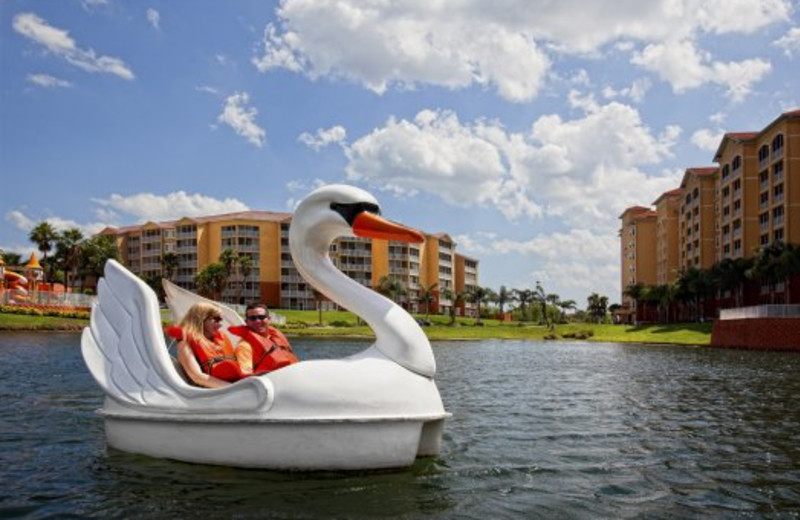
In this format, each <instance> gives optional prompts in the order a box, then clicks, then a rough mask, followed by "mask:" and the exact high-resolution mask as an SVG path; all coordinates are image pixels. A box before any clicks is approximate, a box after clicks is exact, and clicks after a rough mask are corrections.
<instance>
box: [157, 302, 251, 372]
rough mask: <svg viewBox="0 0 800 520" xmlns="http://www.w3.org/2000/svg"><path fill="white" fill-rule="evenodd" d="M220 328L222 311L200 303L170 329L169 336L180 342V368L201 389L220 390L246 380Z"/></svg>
mask: <svg viewBox="0 0 800 520" xmlns="http://www.w3.org/2000/svg"><path fill="white" fill-rule="evenodd" d="M221 328H222V314H221V313H220V311H219V309H217V307H215V306H214V305H211V304H209V303H205V302H200V303H196V304H194V305H192V306H191V307H190V308H189V311H188V312H187V313H186V316H184V317H183V319H182V320H181V322H180V324H178V325H177V326H173V327H169V328H168V329H167V334H169V335H170V336H172V337H173V338H175V339H177V340H179V341H180V343H178V361H179V362H180V364H181V367H182V368H183V370H184V371H185V372H186V375H187V376H188V377H189V379H190V380H191V381H192V382H193V383H195V384H196V385H198V386H202V387H205V388H219V387H222V386H226V385H229V384H231V383H232V382H234V381H238V380H239V379H241V378H242V377H244V376H245V374H243V373H242V371H241V369H240V367H239V364H238V363H237V362H236V356H235V355H234V351H233V345H231V342H230V341H229V340H228V338H227V337H226V336H225V335H224V334H222V332H221V331H220V329H221Z"/></svg>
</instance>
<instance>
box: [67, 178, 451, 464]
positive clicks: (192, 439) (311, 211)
mask: <svg viewBox="0 0 800 520" xmlns="http://www.w3.org/2000/svg"><path fill="white" fill-rule="evenodd" d="M379 213H380V211H379V208H378V203H377V201H376V200H375V198H374V197H373V196H372V195H370V194H369V193H367V192H365V191H363V190H361V189H358V188H355V187H352V186H343V185H332V186H325V187H323V188H320V189H318V190H316V191H314V192H313V193H311V194H310V195H309V196H308V197H307V198H306V199H304V200H303V201H302V202H301V203H300V205H299V206H298V208H297V210H296V212H295V214H294V216H293V218H292V224H291V227H290V230H289V247H290V250H291V254H292V258H293V259H294V263H295V265H296V266H297V269H298V270H299V271H300V273H301V275H302V276H303V277H304V278H305V279H306V281H308V282H309V283H310V284H311V285H312V286H314V287H315V288H317V289H318V290H319V291H320V292H322V293H323V294H325V295H326V296H327V297H328V298H330V299H331V300H333V301H334V302H336V303H338V304H339V305H341V306H342V307H345V308H347V309H349V310H351V311H352V312H354V313H356V314H358V315H359V316H360V317H361V318H362V319H363V320H364V321H366V322H367V323H368V324H369V326H370V327H371V328H372V330H373V331H374V333H375V337H376V341H375V343H374V344H372V345H371V346H370V347H368V348H366V349H365V350H364V351H363V352H360V353H358V354H356V355H353V356H350V357H346V358H342V359H323V360H313V361H301V362H300V363H296V364H293V365H291V366H288V367H285V368H282V369H280V370H276V371H274V372H270V373H268V374H265V375H262V376H258V377H248V378H245V379H242V380H240V381H237V382H236V383H233V384H231V385H230V386H226V387H224V388H216V389H206V388H198V387H196V386H192V385H191V384H189V383H188V382H187V380H186V379H184V378H183V377H182V375H181V373H180V371H179V370H178V369H177V368H176V366H175V364H174V361H173V359H172V358H171V356H170V354H169V352H168V348H167V344H166V341H165V339H164V335H163V332H162V328H161V315H160V311H159V305H158V300H157V298H156V295H155V293H154V292H153V291H152V289H150V288H149V287H148V286H147V285H146V284H144V283H143V282H142V281H141V280H140V279H139V278H138V277H136V276H135V275H133V274H132V273H130V272H129V271H127V270H126V269H125V268H124V267H123V266H122V265H120V264H119V263H117V262H115V261H113V260H109V261H108V262H107V263H106V266H105V271H104V277H103V278H101V280H100V283H99V284H98V301H97V303H96V304H95V305H94V306H93V308H92V314H91V322H90V325H89V327H87V328H86V329H85V330H84V331H83V335H82V338H81V350H82V354H83V358H84V361H85V362H86V365H87V367H88V368H89V371H90V372H91V374H92V376H93V377H94V379H95V380H96V381H97V383H98V385H99V386H100V387H101V388H102V389H103V391H104V392H105V401H104V404H103V407H102V408H101V409H100V410H99V414H100V415H101V416H102V417H103V419H104V422H105V431H106V438H107V444H108V445H109V446H111V447H113V448H116V449H119V450H122V451H126V452H132V453H139V454H144V455H148V456H152V457H161V458H170V459H176V460H181V461H186V462H194V463H203V464H216V465H225V466H236V467H252V468H269V469H287V470H351V469H376V468H396V467H403V466H408V465H410V464H412V463H413V462H414V460H415V458H416V457H420V456H435V455H437V454H438V453H439V449H440V441H441V436H442V430H443V424H444V420H445V419H446V418H447V417H448V416H449V414H448V413H447V412H445V410H444V407H443V405H442V400H441V397H440V395H439V391H438V389H437V387H436V383H435V382H434V375H435V374H436V363H435V360H434V357H433V352H432V350H431V346H430V343H429V341H428V338H427V337H426V336H425V333H424V332H423V331H422V329H421V328H420V327H419V325H418V324H417V323H416V322H415V320H414V319H413V318H412V317H411V316H410V315H409V314H408V313H407V312H406V311H405V310H404V309H402V308H401V307H399V306H398V305H396V304H395V303H394V302H392V301H391V300H389V299H387V298H384V297H383V296H381V295H379V294H378V293H376V292H374V291H372V290H370V289H368V288H366V287H364V286H362V285H360V284H359V283H357V282H355V281H354V280H352V279H350V278H348V277H347V276H345V275H344V274H343V273H341V272H340V271H339V270H338V269H336V267H334V265H333V263H332V262H331V259H330V257H329V255H328V250H329V246H330V244H331V242H332V241H333V240H334V239H336V238H337V237H339V236H360V237H372V238H383V239H391V240H403V241H407V242H420V241H422V239H423V237H422V235H421V234H420V233H418V232H416V231H414V230H411V229H409V228H406V227H403V226H400V225H398V224H395V223H393V222H390V221H388V220H386V219H383V218H382V217H380V216H379ZM167 291H168V293H169V299H170V305H171V307H172V309H173V311H174V312H175V313H176V314H175V315H174V316H173V317H174V319H175V320H176V321H178V320H179V319H180V317H181V316H182V315H183V313H185V311H186V310H187V309H188V307H189V306H190V305H191V303H192V300H191V297H190V296H188V295H187V294H186V293H185V292H183V293H181V292H180V290H179V289H177V288H176V287H175V286H172V288H169V287H168V288H167ZM221 310H222V311H223V312H222V314H223V319H225V320H226V321H227V322H228V324H229V325H231V324H241V323H242V320H241V317H239V316H238V315H237V314H236V313H235V312H233V311H232V310H231V309H224V308H222V307H221Z"/></svg>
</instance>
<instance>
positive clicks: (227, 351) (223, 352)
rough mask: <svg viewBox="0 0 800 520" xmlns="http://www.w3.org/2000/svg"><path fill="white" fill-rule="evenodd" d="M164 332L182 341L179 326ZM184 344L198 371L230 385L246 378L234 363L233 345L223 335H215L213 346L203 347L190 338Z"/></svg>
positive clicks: (171, 327) (181, 330)
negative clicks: (198, 368) (189, 349)
mask: <svg viewBox="0 0 800 520" xmlns="http://www.w3.org/2000/svg"><path fill="white" fill-rule="evenodd" d="M164 330H165V332H166V333H167V334H168V335H169V336H171V337H173V338H175V339H176V340H178V341H181V340H183V329H181V327H180V326H179V325H172V326H170V327H167V328H166V329H164ZM186 343H187V344H188V345H189V347H190V348H191V349H192V352H193V353H194V357H195V358H197V362H198V363H199V364H200V369H201V370H202V371H203V372H205V373H206V374H208V375H210V376H212V377H216V378H217V379H222V380H223V381H228V382H231V383H233V382H234V381H238V380H240V379H242V378H245V377H247V374H244V373H242V369H241V368H240V367H239V363H237V362H236V356H235V355H234V354H233V345H231V342H230V340H228V338H227V337H226V336H225V335H224V334H219V333H217V335H216V336H214V342H213V343H214V344H213V345H203V344H200V343H199V342H198V341H195V340H193V339H191V338H189V339H187V340H186ZM215 347H216V348H215Z"/></svg>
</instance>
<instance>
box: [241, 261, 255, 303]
mask: <svg viewBox="0 0 800 520" xmlns="http://www.w3.org/2000/svg"><path fill="white" fill-rule="evenodd" d="M254 267H255V262H254V261H253V257H252V256H250V255H240V256H239V275H240V276H241V277H242V283H241V284H240V286H239V303H240V304H241V303H244V301H243V300H244V298H243V297H242V293H243V292H244V285H245V283H246V282H247V278H248V277H249V276H250V275H251V274H252V272H253V268H254Z"/></svg>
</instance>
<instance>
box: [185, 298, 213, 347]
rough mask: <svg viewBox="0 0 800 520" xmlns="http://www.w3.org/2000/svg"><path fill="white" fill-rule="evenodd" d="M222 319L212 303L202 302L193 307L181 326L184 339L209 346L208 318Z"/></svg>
mask: <svg viewBox="0 0 800 520" xmlns="http://www.w3.org/2000/svg"><path fill="white" fill-rule="evenodd" d="M217 317H219V318H221V317H222V314H221V313H220V312H219V309H218V308H217V307H215V306H214V305H212V304H210V303H205V302H200V303H195V304H194V305H192V306H191V307H190V308H189V310H188V311H187V312H186V316H184V317H183V319H182V320H181V322H180V323H179V325H180V326H181V329H183V338H184V339H186V340H190V341H191V340H193V341H195V342H197V343H200V344H208V343H209V340H208V338H206V334H205V322H206V320H207V319H208V318H217Z"/></svg>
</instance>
